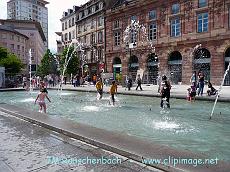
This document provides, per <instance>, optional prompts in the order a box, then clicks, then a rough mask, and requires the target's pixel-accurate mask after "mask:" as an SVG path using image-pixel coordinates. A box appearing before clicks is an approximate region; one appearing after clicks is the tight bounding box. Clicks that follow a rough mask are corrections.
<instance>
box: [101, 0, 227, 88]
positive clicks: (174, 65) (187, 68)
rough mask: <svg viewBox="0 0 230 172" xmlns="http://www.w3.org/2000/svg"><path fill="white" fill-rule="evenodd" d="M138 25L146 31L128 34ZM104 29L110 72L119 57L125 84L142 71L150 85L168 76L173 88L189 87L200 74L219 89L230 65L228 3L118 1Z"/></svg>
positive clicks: (157, 0)
mask: <svg viewBox="0 0 230 172" xmlns="http://www.w3.org/2000/svg"><path fill="white" fill-rule="evenodd" d="M133 22H135V23H136V24H138V25H139V26H138V27H139V28H141V29H140V30H137V31H136V30H133V29H130V30H128V31H127V30H126V29H127V28H128V27H129V26H130V25H131V24H132V23H133ZM105 24H106V26H105V28H106V61H107V70H108V71H109V72H112V71H113V70H114V69H113V59H114V57H119V58H120V59H121V63H122V69H121V70H120V71H121V72H122V75H123V77H124V78H125V76H127V75H132V77H133V78H135V75H136V74H137V73H138V70H141V69H143V71H144V74H143V81H144V82H145V83H152V84H156V78H157V77H158V76H162V75H167V76H168V77H169V78H170V80H171V81H172V83H174V84H180V83H182V84H189V83H190V77H191V75H192V73H193V71H196V72H197V73H198V72H203V73H204V75H205V80H206V81H208V80H210V81H211V82H212V83H214V84H218V85H219V84H220V83H221V80H222V78H223V75H224V72H225V70H226V68H227V65H228V63H229V62H230V53H229V52H230V50H229V47H230V39H229V38H230V1H229V0H220V1H215V0H191V1H177V0H170V1H167V2H166V1H160V0H156V1H152V0H132V1H124V0H119V1H118V0H117V1H115V3H114V4H113V5H112V6H111V7H110V9H108V10H107V11H106V21H105ZM127 32H128V34H127ZM127 37H128V41H129V42H126V41H125V40H127ZM127 43H128V44H127ZM130 45H131V46H130ZM154 47H155V48H154ZM152 53H154V55H151V54H152ZM155 56H156V57H157V58H156V59H155V58H154V57H155ZM229 80H230V78H229V75H228V76H227V77H226V81H225V85H230V81H229Z"/></svg>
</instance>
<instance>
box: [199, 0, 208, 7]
mask: <svg viewBox="0 0 230 172" xmlns="http://www.w3.org/2000/svg"><path fill="white" fill-rule="evenodd" d="M207 5H208V1H207V0H199V4H198V7H199V8H202V7H206V6H207Z"/></svg>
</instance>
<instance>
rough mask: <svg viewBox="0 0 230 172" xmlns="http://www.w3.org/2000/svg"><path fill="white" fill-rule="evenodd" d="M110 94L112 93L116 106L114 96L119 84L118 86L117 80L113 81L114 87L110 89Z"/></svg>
mask: <svg viewBox="0 0 230 172" xmlns="http://www.w3.org/2000/svg"><path fill="white" fill-rule="evenodd" d="M109 92H110V95H111V100H112V103H113V105H114V104H115V97H114V95H115V94H117V84H116V81H115V80H113V81H112V85H111V87H110V90H109Z"/></svg>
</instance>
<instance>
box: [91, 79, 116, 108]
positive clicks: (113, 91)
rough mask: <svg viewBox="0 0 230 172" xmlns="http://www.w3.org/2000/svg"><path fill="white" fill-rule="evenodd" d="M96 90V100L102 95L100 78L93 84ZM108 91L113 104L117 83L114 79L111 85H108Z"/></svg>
mask: <svg viewBox="0 0 230 172" xmlns="http://www.w3.org/2000/svg"><path fill="white" fill-rule="evenodd" d="M95 86H96V89H97V92H98V95H99V97H98V100H100V99H102V95H103V82H102V79H101V78H99V79H98V81H97V82H96V84H95ZM109 93H110V95H111V101H112V103H113V105H114V104H115V94H117V84H116V81H115V80H114V81H112V85H111V87H110V90H109Z"/></svg>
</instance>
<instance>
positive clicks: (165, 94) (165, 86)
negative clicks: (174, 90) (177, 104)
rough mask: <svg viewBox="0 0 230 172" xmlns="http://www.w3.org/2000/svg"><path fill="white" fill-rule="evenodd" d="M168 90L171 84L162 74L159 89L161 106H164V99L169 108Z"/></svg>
mask: <svg viewBox="0 0 230 172" xmlns="http://www.w3.org/2000/svg"><path fill="white" fill-rule="evenodd" d="M170 90H171V84H170V82H169V81H168V80H167V77H166V76H165V75H164V76H162V82H161V89H160V94H161V104H160V106H161V108H163V107H164V101H166V104H167V107H168V108H170V103H169V99H170Z"/></svg>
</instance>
